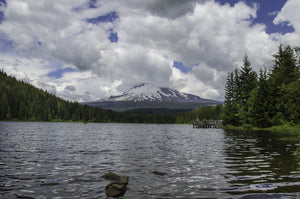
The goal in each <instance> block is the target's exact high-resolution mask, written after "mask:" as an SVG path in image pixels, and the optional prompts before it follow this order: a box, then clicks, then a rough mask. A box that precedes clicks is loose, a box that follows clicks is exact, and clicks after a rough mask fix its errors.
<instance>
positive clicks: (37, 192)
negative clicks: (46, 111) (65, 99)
mask: <svg viewBox="0 0 300 199" xmlns="http://www.w3.org/2000/svg"><path fill="white" fill-rule="evenodd" d="M0 136H1V137H0V198H28V199H30V198H38V199H44V198H70V199H71V198H72V199H73V198H106V196H105V193H104V188H105V186H106V184H108V181H107V180H105V179H103V178H101V176H102V175H103V174H104V173H106V172H108V171H112V172H115V173H118V174H121V175H127V176H129V180H130V181H129V185H128V188H129V190H128V191H127V193H126V194H125V196H124V197H122V198H124V199H127V198H131V199H133V198H146V199H147V198H297V197H299V198H300V167H299V163H300V158H299V157H297V156H296V155H295V151H296V150H298V151H299V144H298V143H296V142H288V141H281V139H280V136H279V135H278V134H275V133H263V132H260V133H258V132H252V133H239V132H230V131H228V132H226V131H223V130H221V129H193V128H192V127H191V126H190V125H145V124H87V125H83V124H80V123H30V122H26V123H22V122H0ZM159 173H163V174H165V175H158V174H159Z"/></svg>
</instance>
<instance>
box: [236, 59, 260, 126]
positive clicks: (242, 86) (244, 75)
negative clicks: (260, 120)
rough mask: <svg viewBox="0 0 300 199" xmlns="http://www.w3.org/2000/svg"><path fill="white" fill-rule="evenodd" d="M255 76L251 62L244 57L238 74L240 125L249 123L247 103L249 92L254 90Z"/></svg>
mask: <svg viewBox="0 0 300 199" xmlns="http://www.w3.org/2000/svg"><path fill="white" fill-rule="evenodd" d="M256 83H257V74H256V72H255V71H254V70H253V69H252V67H251V62H250V60H249V58H248V56H247V55H245V56H244V60H243V66H242V67H241V70H240V73H239V88H238V89H239V92H238V93H239V95H238V99H237V100H238V101H239V104H240V111H239V112H240V119H241V122H242V123H249V120H248V119H249V118H248V117H249V115H248V114H249V113H248V104H247V101H248V100H249V98H250V96H251V91H252V90H253V89H254V88H256Z"/></svg>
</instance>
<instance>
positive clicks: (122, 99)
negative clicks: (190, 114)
mask: <svg viewBox="0 0 300 199" xmlns="http://www.w3.org/2000/svg"><path fill="white" fill-rule="evenodd" d="M85 104H87V105H90V106H95V107H100V108H104V109H113V110H118V111H130V112H147V113H165V112H169V113H178V112H186V111H190V110H193V109H195V108H197V107H199V106H204V105H216V104H221V102H218V101H215V100H210V99H203V98H201V97H199V96H196V95H192V94H187V93H183V92H179V91H177V90H174V89H170V88H164V87H157V86H153V85H151V84H146V83H143V84H140V85H136V86H134V87H133V88H131V89H129V90H128V91H125V92H123V93H122V94H121V95H117V96H111V97H109V98H106V99H102V100H99V101H94V102H87V103H85Z"/></svg>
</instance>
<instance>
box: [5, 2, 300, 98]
mask: <svg viewBox="0 0 300 199" xmlns="http://www.w3.org/2000/svg"><path fill="white" fill-rule="evenodd" d="M294 4H297V5H294ZM298 4H299V3H297V0H289V1H288V2H287V3H286V5H285V7H284V8H283V9H282V11H281V12H279V13H278V15H277V17H276V18H275V20H274V23H281V22H282V21H288V22H289V23H290V24H291V25H293V26H294V27H295V30H296V31H299V30H298V29H300V27H299V28H298V25H299V23H298V21H299V20H298V18H297V16H299V15H297V14H296V13H295V14H294V15H293V16H292V15H290V14H288V12H287V11H285V10H290V9H292V8H291V7H293V6H294V7H296V6H298V8H299V5H298ZM257 9H259V8H258V7H255V6H253V7H251V6H248V5H246V4H245V3H244V2H239V3H237V4H235V5H234V6H230V5H229V4H225V5H220V4H219V3H217V2H215V1H208V0H187V1H182V0H166V1H160V0H152V1H148V0H128V1H117V0H110V1H104V0H98V1H92V2H91V1H87V0H79V1H76V2H74V1H72V0H66V1H58V0H56V1H54V0H53V1H43V0H41V1H38V2H37V1H35V0H28V1H25V2H24V1H21V0H11V1H8V2H7V5H6V8H5V10H4V15H5V20H4V21H3V22H2V24H0V33H1V34H0V35H4V36H5V39H7V40H12V41H13V43H14V49H15V52H14V53H15V55H14V57H12V56H10V57H9V56H7V55H1V56H0V59H1V60H2V62H3V63H4V62H6V63H7V65H6V68H7V69H8V70H9V71H10V73H11V74H14V75H16V76H17V77H19V78H27V79H28V80H29V81H30V82H33V83H34V85H39V86H40V87H42V88H45V89H48V90H51V92H55V93H56V94H57V95H58V96H61V97H64V98H66V99H68V100H79V101H90V100H96V99H99V98H105V97H108V96H110V95H112V94H119V93H120V92H122V91H124V90H127V89H128V88H129V87H131V86H133V85H135V84H137V83H142V82H149V83H153V84H155V85H159V86H164V87H171V88H175V89H179V90H181V91H183V92H189V93H192V94H197V95H200V96H201V97H206V98H213V99H223V96H224V83H225V79H226V75H227V73H228V72H230V71H232V70H233V69H234V68H235V67H239V66H241V64H242V63H241V62H242V59H243V56H244V55H245V54H247V55H248V56H249V58H250V59H251V61H252V66H253V67H254V68H255V69H256V70H259V68H261V67H263V66H264V65H266V66H269V65H272V54H274V52H275V51H276V48H277V47H276V46H277V45H278V43H279V42H280V41H282V40H285V41H287V42H291V41H296V38H297V37H298V36H299V32H296V33H292V34H290V35H279V34H273V35H269V34H267V33H266V32H265V28H266V27H265V25H264V24H252V20H253V19H254V18H255V17H256V12H257ZM295 12H296V11H295ZM109 13H114V17H113V19H110V20H106V21H102V22H101V21H99V19H101V18H103V16H109ZM89 19H93V20H92V22H91V20H89ZM112 32H113V33H114V34H115V36H117V37H118V40H117V42H116V41H115V42H114V43H112V42H111V41H110V39H109V38H110V36H111V35H110V34H111V33H112ZM17 60H21V61H19V62H18V61H17ZM174 60H176V61H179V62H181V63H183V64H184V65H185V66H186V67H190V70H188V71H189V72H187V73H183V72H182V71H180V70H179V69H177V68H174V67H172V66H173V63H174ZM53 61H54V62H59V63H60V64H61V66H62V67H64V68H67V67H71V68H77V70H76V71H72V72H65V73H63V74H62V76H61V77H60V78H56V79H55V78H54V77H49V75H48V74H49V73H50V72H53V71H55V70H56V69H57V68H54V67H55V66H53V65H51V64H50V63H51V62H53ZM56 67H57V66H56Z"/></svg>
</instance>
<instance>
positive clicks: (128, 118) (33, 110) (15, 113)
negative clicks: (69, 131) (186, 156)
mask: <svg viewBox="0 0 300 199" xmlns="http://www.w3.org/2000/svg"><path fill="white" fill-rule="evenodd" d="M0 120H16V121H72V122H79V121H80V122H122V123H175V121H176V116H175V115H164V114H140V113H126V112H117V111H112V110H104V109H101V108H97V107H90V106H87V105H83V104H80V103H78V102H70V101H66V100H63V99H61V98H58V97H56V96H55V95H53V94H50V93H48V92H46V91H44V90H42V89H38V88H36V87H34V86H32V85H30V84H28V83H26V82H24V81H18V80H16V78H14V77H11V76H8V75H7V74H6V72H4V70H3V69H2V70H1V71H0Z"/></svg>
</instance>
